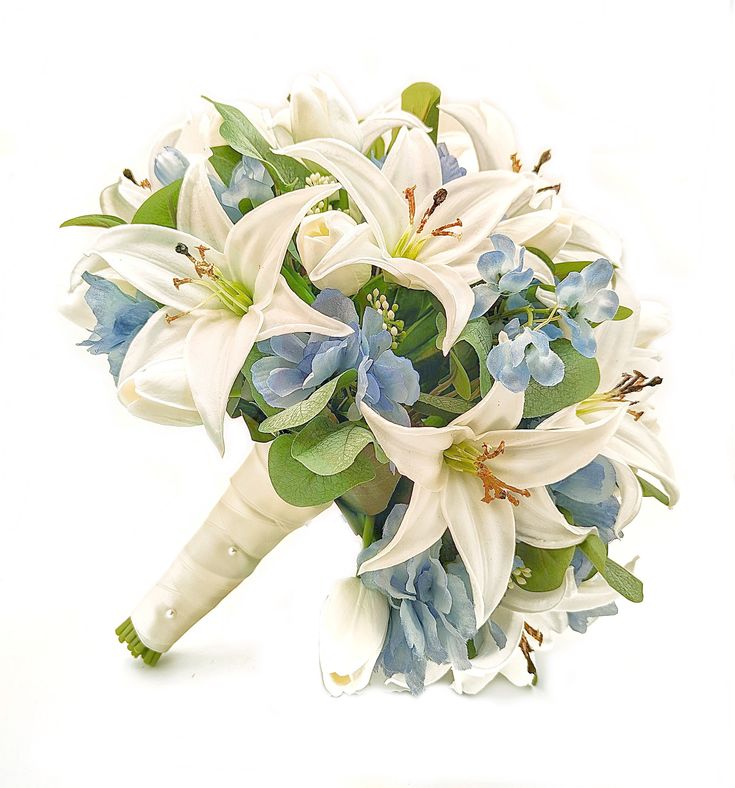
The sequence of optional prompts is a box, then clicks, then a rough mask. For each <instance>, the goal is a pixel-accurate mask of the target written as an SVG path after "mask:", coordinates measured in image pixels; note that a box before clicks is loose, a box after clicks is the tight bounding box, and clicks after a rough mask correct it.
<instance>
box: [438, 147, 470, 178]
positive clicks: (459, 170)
mask: <svg viewBox="0 0 735 788" xmlns="http://www.w3.org/2000/svg"><path fill="white" fill-rule="evenodd" d="M436 152H437V153H438V154H439V164H440V165H441V168H442V183H449V181H453V180H456V179H457V178H461V177H463V176H464V175H467V170H466V169H465V168H464V167H460V166H459V162H458V161H457V157H456V156H452V154H451V153H450V152H449V148H447V146H446V143H444V142H440V143H439V144H438V145H437V146H436Z"/></svg>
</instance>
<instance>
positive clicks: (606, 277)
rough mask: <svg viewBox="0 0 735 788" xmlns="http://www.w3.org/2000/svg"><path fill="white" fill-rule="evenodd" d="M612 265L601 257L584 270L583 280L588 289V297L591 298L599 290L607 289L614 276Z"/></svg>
mask: <svg viewBox="0 0 735 788" xmlns="http://www.w3.org/2000/svg"><path fill="white" fill-rule="evenodd" d="M613 271H614V269H613V267H612V263H611V262H610V261H609V260H606V259H605V258H604V257H600V258H598V259H597V260H595V262H594V263H591V264H590V265H588V266H585V268H583V269H582V279H583V280H584V283H585V285H586V287H587V297H588V298H591V297H592V296H593V295H594V294H595V293H596V292H597V291H598V290H601V289H602V288H603V287H607V285H608V284H609V283H610V280H611V279H612V275H613Z"/></svg>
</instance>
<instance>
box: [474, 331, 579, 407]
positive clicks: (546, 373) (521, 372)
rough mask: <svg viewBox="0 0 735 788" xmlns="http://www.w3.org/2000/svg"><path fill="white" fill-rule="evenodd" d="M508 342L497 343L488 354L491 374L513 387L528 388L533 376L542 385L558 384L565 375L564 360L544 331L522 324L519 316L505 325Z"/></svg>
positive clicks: (523, 389)
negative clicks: (522, 325)
mask: <svg viewBox="0 0 735 788" xmlns="http://www.w3.org/2000/svg"><path fill="white" fill-rule="evenodd" d="M505 333H506V334H507V335H508V340H509V341H507V342H501V343H500V344H498V345H496V346H495V347H494V348H493V349H492V350H491V351H490V353H489V354H488V357H487V361H486V364H487V368H488V371H489V372H490V374H491V375H492V376H493V378H495V380H499V381H500V382H501V383H502V384H503V385H504V386H505V387H506V388H507V389H510V390H511V391H515V392H518V391H525V390H526V388H527V387H528V384H529V382H530V380H531V378H533V379H534V380H536V381H538V382H539V383H540V384H541V385H542V386H555V385H556V384H557V383H559V382H560V381H561V380H562V379H563V378H564V362H563V361H562V360H561V359H560V358H559V356H558V355H557V354H556V353H555V352H554V351H553V350H552V349H551V347H550V346H549V337H548V335H547V334H545V333H544V332H543V331H536V330H531V329H529V328H526V327H525V326H524V327H521V324H520V321H519V320H518V318H513V320H511V321H510V322H509V323H508V324H507V325H506V326H505Z"/></svg>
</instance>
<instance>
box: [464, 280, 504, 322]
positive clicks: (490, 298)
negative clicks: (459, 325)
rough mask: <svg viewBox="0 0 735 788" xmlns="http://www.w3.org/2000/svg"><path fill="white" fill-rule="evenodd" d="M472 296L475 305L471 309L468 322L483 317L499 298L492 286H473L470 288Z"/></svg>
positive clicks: (495, 287)
mask: <svg viewBox="0 0 735 788" xmlns="http://www.w3.org/2000/svg"><path fill="white" fill-rule="evenodd" d="M472 294H473V295H474V296H475V305H474V306H473V307H472V312H471V313H470V318H469V319H470V320H474V319H475V318H477V317H480V316H481V315H484V314H485V313H486V312H487V311H488V310H489V309H490V308H491V307H492V306H493V304H494V303H495V302H496V301H497V300H498V298H500V293H499V292H498V288H497V286H496V285H494V284H479V285H475V286H474V287H473V288H472Z"/></svg>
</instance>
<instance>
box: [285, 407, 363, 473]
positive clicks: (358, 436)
mask: <svg viewBox="0 0 735 788" xmlns="http://www.w3.org/2000/svg"><path fill="white" fill-rule="evenodd" d="M374 440H375V439H374V437H373V434H372V432H370V430H368V429H366V428H365V427H363V426H362V425H360V424H359V423H358V422H354V421H346V422H342V423H341V424H340V423H335V422H334V421H333V420H332V419H330V418H329V417H328V416H325V415H320V416H317V417H316V418H314V419H312V421H310V422H309V423H308V424H307V425H306V426H305V427H304V428H303V429H302V430H301V432H299V434H298V435H297V436H296V439H295V440H294V442H293V445H292V446H291V456H292V457H293V458H294V459H295V460H298V461H299V462H300V463H301V464H302V465H304V466H306V467H307V468H308V469H309V470H310V471H312V472H313V473H318V474H319V475H320V476H332V475H334V474H335V473H340V472H341V471H344V470H345V469H346V468H349V467H350V465H352V463H353V462H354V461H355V458H356V457H357V455H358V454H359V453H360V452H361V451H362V450H363V449H364V448H365V447H366V446H368V445H369V444H371V443H372V442H373V441H374Z"/></svg>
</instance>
